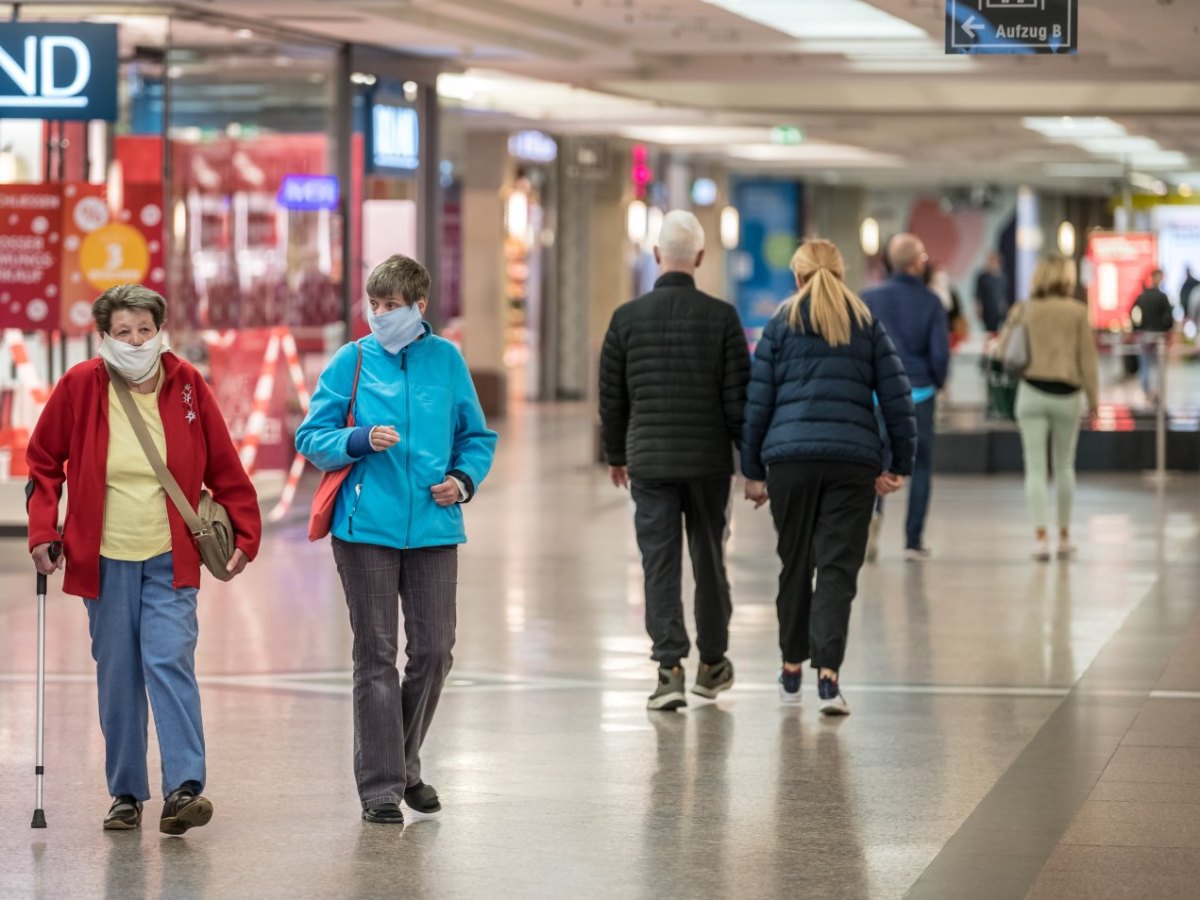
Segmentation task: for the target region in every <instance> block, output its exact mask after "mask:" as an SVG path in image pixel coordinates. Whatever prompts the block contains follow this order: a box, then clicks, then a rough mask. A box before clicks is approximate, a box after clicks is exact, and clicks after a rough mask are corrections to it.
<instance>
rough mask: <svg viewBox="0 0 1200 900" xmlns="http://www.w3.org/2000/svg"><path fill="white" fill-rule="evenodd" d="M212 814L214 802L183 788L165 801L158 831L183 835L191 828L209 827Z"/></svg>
mask: <svg viewBox="0 0 1200 900" xmlns="http://www.w3.org/2000/svg"><path fill="white" fill-rule="evenodd" d="M212 814H213V805H212V801H210V800H209V799H208V798H207V797H202V796H199V795H197V794H193V793H192V791H191V789H190V788H186V787H181V788H179V789H178V790H175V791H172V792H171V793H170V794H169V795H168V796H167V799H166V800H164V801H163V809H162V818H161V819H159V820H158V830H159V831H161V832H162V833H163V834H183V833H184V832H185V831H187V830H188V829H189V828H199V827H200V826H201V825H207V824H208V823H209V821H210V820H211V819H212Z"/></svg>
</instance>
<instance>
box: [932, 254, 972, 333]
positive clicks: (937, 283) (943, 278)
mask: <svg viewBox="0 0 1200 900" xmlns="http://www.w3.org/2000/svg"><path fill="white" fill-rule="evenodd" d="M925 286H926V287H927V288H929V289H930V290H931V291H933V293H934V294H935V295H937V298H938V299H939V300H941V301H942V309H944V310H946V320H947V324H948V326H949V328H950V349H951V351H953V350H954V349H955V348H956V347H958V345H959V344H961V343H962V342H963V341H964V340H966V338H967V333H968V331H969V330H970V329H969V326H968V324H967V317H966V316H965V315H964V314H963V308H962V298H960V297H959V295H958V289H957V288H956V287H955V286H954V282H953V281H952V280H951V278H950V272H949V270H948V269H947V268H946V267H945V266H943V265H942V264H941V263H937V262H932V261H931V262H930V263H929V265H928V266H926V268H925Z"/></svg>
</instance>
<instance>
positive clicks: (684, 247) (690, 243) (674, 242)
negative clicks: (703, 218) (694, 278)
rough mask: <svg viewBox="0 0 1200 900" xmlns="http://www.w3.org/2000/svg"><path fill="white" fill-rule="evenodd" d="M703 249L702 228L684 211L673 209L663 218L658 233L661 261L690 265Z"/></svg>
mask: <svg viewBox="0 0 1200 900" xmlns="http://www.w3.org/2000/svg"><path fill="white" fill-rule="evenodd" d="M703 249H704V227H703V226H702V225H701V224H700V220H699V219H697V218H696V217H695V216H694V215H692V214H691V213H690V212H688V211H687V210H684V209H673V210H671V211H670V212H669V213H667V214H666V215H665V216H663V223H662V230H661V231H660V232H659V233H658V252H659V254H660V255H661V256H662V258H663V261H664V262H665V261H670V262H673V263H687V264H689V265H690V264H692V263H694V262H695V261H696V257H697V256H699V255H700V251H701V250H703Z"/></svg>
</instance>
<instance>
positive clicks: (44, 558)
mask: <svg viewBox="0 0 1200 900" xmlns="http://www.w3.org/2000/svg"><path fill="white" fill-rule="evenodd" d="M29 555H30V556H32V557H33V566H34V568H35V569H37V570H38V573H39V574H41V575H53V574H54V573H55V572H57V571H58V570H59V569H61V568H62V567H63V565H64V564H65V563H66V557H65V555H64V554H62V553H59V554H58V559H57V560H52V559H50V544H49V542H47V543H45V544H38V545H37V546H36V547H34V548H33V549H32V550H30V551H29Z"/></svg>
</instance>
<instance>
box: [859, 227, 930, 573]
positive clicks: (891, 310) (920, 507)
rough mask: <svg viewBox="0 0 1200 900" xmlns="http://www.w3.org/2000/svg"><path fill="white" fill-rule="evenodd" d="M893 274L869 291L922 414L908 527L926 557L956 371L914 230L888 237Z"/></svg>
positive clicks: (914, 546)
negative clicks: (939, 435) (940, 443)
mask: <svg viewBox="0 0 1200 900" xmlns="http://www.w3.org/2000/svg"><path fill="white" fill-rule="evenodd" d="M887 255H888V259H889V260H890V262H891V267H892V272H893V275H892V277H891V278H889V279H888V280H887V281H885V282H883V283H882V284H879V285H876V286H875V287H873V288H870V289H869V290H867V291H864V292H863V296H862V299H863V302H864V303H865V304H866V305H867V308H868V309H869V310H870V311H871V315H872V316H873V317H874V318H875V319H876V320H877V321H879V322H880V323H881V324H882V325H883V327H884V329H885V330H886V331H887V334H888V337H889V338H891V340H892V342H893V344H895V347H896V352H897V353H899V355H900V359H901V361H902V362H903V363H904V371H905V373H906V374H907V375H908V380H909V383H910V384H911V385H912V395H913V403H914V404H916V414H917V457H916V463H915V466H914V468H913V472H912V485H911V489H910V491H909V495H908V517H907V520H906V522H905V529H904V532H905V534H904V557H905V559H906V560H908V561H909V562H920V561H922V560H926V559H928V558H929V557H930V556H931V555H932V554H931V552H930V550H929V548H928V547H927V546H925V540H924V536H925V519H926V516H927V514H928V512H929V502H930V496H931V493H932V486H933V440H934V425H935V421H936V418H937V394H938V391H940V390H941V389H942V388H943V387H944V386H945V384H946V378H947V376H948V375H949V371H950V325H949V319H948V317H947V315H946V310H945V308H944V307H943V306H942V301H941V300H939V299H938V297H937V295H936V294H934V293H933V292H932V291H930V290H929V288H927V287H926V286H925V269H926V266H927V265H928V263H929V257H928V256H927V255H926V253H925V245H924V244H923V243H922V242H921V239H920V238H918V237H917V236H916V235H913V234H898V235H896V236H895V237H893V238H892V239H891V241H889V242H888V246H887ZM882 516H883V504H882V501H881V502H880V504H879V508H878V510H877V515H876V520H875V521H874V522H873V523H872V534H873V541H872V555H873V554H874V550H875V546H877V541H878V533H879V528H880V521H881V519H882Z"/></svg>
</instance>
